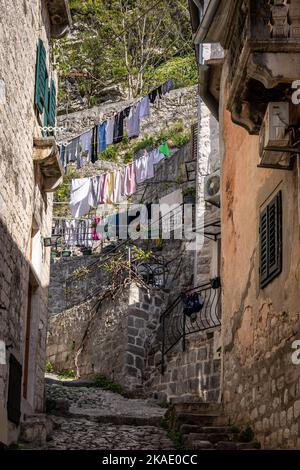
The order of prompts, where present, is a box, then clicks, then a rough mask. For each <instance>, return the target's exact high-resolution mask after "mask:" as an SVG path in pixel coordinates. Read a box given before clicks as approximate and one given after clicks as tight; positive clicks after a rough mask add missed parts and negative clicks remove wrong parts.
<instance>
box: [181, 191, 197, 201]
mask: <svg viewBox="0 0 300 470" xmlns="http://www.w3.org/2000/svg"><path fill="white" fill-rule="evenodd" d="M183 202H184V204H195V202H196V189H195V188H187V189H185V190H184V191H183Z"/></svg>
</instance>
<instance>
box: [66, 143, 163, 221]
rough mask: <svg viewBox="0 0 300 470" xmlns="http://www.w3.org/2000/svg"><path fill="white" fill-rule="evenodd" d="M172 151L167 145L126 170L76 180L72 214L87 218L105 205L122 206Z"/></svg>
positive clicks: (139, 159)
mask: <svg viewBox="0 0 300 470" xmlns="http://www.w3.org/2000/svg"><path fill="white" fill-rule="evenodd" d="M170 154H171V151H170V149H169V146H168V144H167V143H165V144H163V145H161V146H160V147H159V148H157V149H153V150H151V151H150V152H149V153H148V152H147V153H146V152H145V154H144V155H143V156H141V157H140V158H138V159H137V160H135V161H134V162H133V163H130V164H128V165H127V166H126V167H125V169H120V170H116V171H114V172H109V173H102V174H101V175H100V176H94V177H89V178H76V179H73V180H72V186H71V199H70V210H71V214H72V216H73V217H74V218H78V217H81V216H83V215H85V214H87V213H88V212H89V211H90V209H91V208H92V207H98V205H101V204H118V203H120V202H122V201H124V200H126V198H127V197H128V196H131V195H132V194H134V193H135V192H136V189H137V185H138V184H140V183H143V182H144V181H146V180H149V179H151V178H153V177H154V165H156V164H157V163H159V162H160V161H161V160H162V159H164V158H165V157H169V156H170Z"/></svg>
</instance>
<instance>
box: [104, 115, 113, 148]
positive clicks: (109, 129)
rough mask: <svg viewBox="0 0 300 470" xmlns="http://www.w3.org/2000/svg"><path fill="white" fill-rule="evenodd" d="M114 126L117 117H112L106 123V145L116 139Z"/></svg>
mask: <svg viewBox="0 0 300 470" xmlns="http://www.w3.org/2000/svg"><path fill="white" fill-rule="evenodd" d="M114 127H115V119H114V118H111V119H109V120H108V121H107V124H106V146H107V145H111V144H112V143H113V141H114Z"/></svg>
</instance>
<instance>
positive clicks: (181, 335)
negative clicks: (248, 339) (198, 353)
mask: <svg viewBox="0 0 300 470" xmlns="http://www.w3.org/2000/svg"><path fill="white" fill-rule="evenodd" d="M195 295H196V296H197V297H198V300H199V301H200V302H199V303H200V305H201V308H200V311H198V312H197V313H194V314H192V315H189V314H188V313H187V311H186V306H185V303H184V298H185V299H186V298H187V296H190V297H195ZM199 303H198V306H199ZM220 325H221V283H220V279H219V278H215V279H213V280H211V281H209V282H207V283H205V284H202V285H201V286H198V287H195V288H192V289H189V290H186V291H185V292H184V293H183V294H180V295H178V296H177V297H176V299H175V300H174V301H173V302H172V303H171V304H170V305H169V306H168V307H167V309H166V310H165V311H164V312H163V314H162V315H161V354H162V359H161V373H162V374H163V373H164V370H165V357H166V354H167V353H168V352H170V351H171V350H172V349H173V348H174V347H175V346H176V345H177V344H178V343H179V341H182V350H183V351H185V348H186V337H187V335H190V334H192V333H197V332H199V331H205V330H208V329H210V328H215V327H217V326H220Z"/></svg>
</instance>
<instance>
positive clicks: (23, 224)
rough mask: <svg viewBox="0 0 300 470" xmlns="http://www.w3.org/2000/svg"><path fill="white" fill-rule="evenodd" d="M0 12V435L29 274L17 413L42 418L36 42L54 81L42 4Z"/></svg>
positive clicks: (43, 216) (47, 214)
mask: <svg viewBox="0 0 300 470" xmlns="http://www.w3.org/2000/svg"><path fill="white" fill-rule="evenodd" d="M0 10H1V17H0V70H1V73H0V93H1V95H0V114H1V124H0V297H1V298H0V340H1V341H2V342H4V351H5V355H6V357H4V358H1V361H0V408H1V411H0V416H1V423H0V428H1V429H2V430H5V429H6V425H7V422H6V415H7V409H6V403H7V393H8V373H9V371H8V364H9V355H10V353H12V354H13V355H14V356H15V357H16V358H17V360H18V361H19V362H20V363H21V364H22V365H23V360H24V357H23V354H24V341H25V330H26V314H27V301H28V285H29V273H30V271H31V277H33V278H34V282H35V283H36V285H37V288H36V291H35V295H34V298H33V305H32V319H31V322H32V323H31V335H30V351H29V371H28V376H29V381H28V396H27V400H23V403H22V408H23V411H24V412H30V411H33V410H34V411H42V410H43V406H44V400H43V397H44V385H43V376H44V360H45V340H46V329H47V286H48V281H49V262H50V252H49V249H45V248H44V247H42V248H41V259H40V272H39V273H33V269H32V266H31V263H30V240H31V230H32V226H33V218H34V219H35V223H36V224H37V227H38V229H39V230H40V233H41V236H42V237H47V236H49V233H50V231H51V217H52V195H50V194H49V195H47V194H45V193H42V192H41V189H40V186H39V184H38V180H39V174H38V172H36V173H35V171H34V165H33V137H38V136H40V130H39V128H38V121H37V117H36V114H35V111H34V92H35V68H36V48H37V42H38V39H39V38H41V39H42V40H43V41H44V45H45V47H46V51H47V61H48V69H49V71H50V75H51V76H54V75H53V70H52V68H51V64H49V58H50V54H49V43H48V41H49V37H50V24H49V17H48V12H47V9H46V2H44V1H41V0H34V1H32V2H21V1H20V2H7V1H4V0H1V1H0ZM20 25H21V26H20ZM2 344H3V343H2ZM5 347H6V349H5ZM23 370H24V369H23ZM2 420H4V422H2ZM9 428H10V430H9V435H8V442H10V441H11V440H15V439H16V437H17V433H16V432H15V431H16V428H15V426H14V425H13V424H12V423H9ZM2 439H3V440H5V438H3V437H0V440H2Z"/></svg>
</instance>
